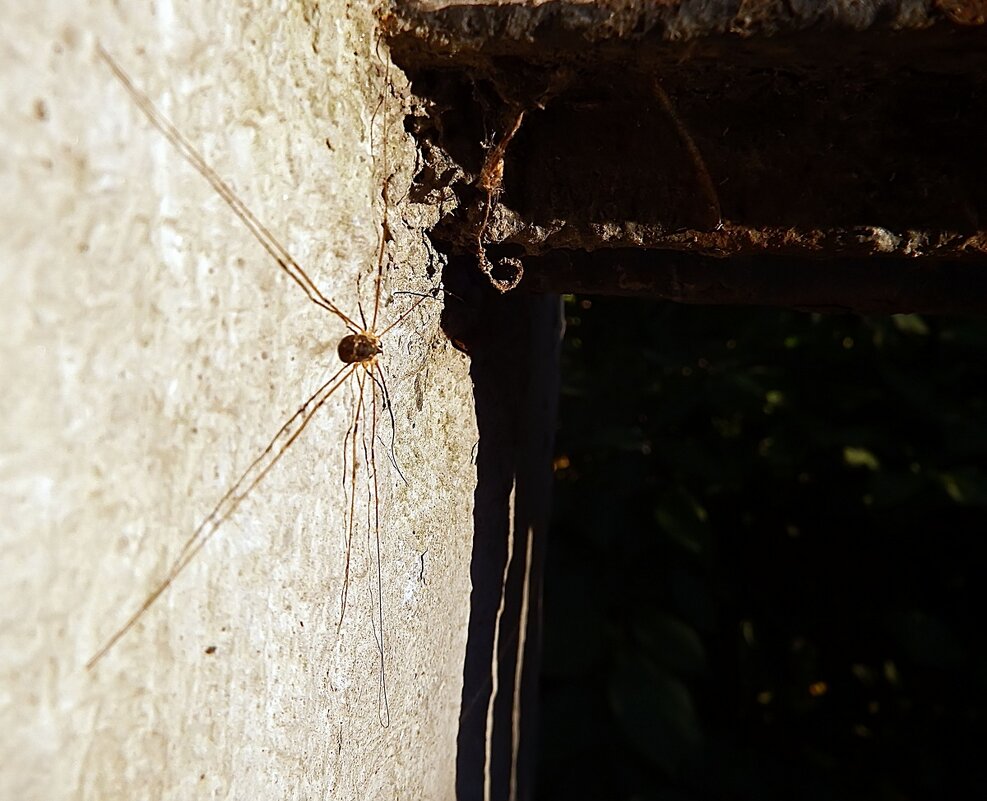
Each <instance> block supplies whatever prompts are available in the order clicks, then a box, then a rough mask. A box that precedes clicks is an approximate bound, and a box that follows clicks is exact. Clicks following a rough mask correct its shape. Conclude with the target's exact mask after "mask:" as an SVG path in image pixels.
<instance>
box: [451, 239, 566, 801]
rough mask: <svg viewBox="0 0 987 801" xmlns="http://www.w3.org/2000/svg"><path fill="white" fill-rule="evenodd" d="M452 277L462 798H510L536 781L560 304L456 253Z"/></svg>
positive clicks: (458, 767)
mask: <svg viewBox="0 0 987 801" xmlns="http://www.w3.org/2000/svg"><path fill="white" fill-rule="evenodd" d="M444 284H445V286H446V288H447V289H448V291H449V292H450V293H452V294H451V295H450V297H449V298H448V300H447V301H446V306H445V311H444V313H443V327H444V328H445V330H446V332H447V334H448V335H449V336H450V338H451V339H452V341H453V342H455V343H457V345H458V347H460V348H461V349H464V350H466V351H467V352H468V353H469V355H470V358H471V367H470V376H471V378H472V380H473V387H474V389H473V394H474V399H475V404H476V405H475V409H476V420H477V427H478V430H479V441H478V443H477V448H476V472H477V485H476V492H475V494H474V510H473V555H472V559H471V564H470V579H471V581H472V591H471V594H470V619H469V633H468V640H467V645H466V658H465V664H464V668H463V696H462V708H461V711H460V722H459V734H458V738H457V763H456V798H457V799H459V801H474V799H483V798H485V797H489V798H494V799H498V798H508V797H511V787H512V785H514V786H521V787H530V786H532V783H533V773H534V753H533V751H534V746H535V737H534V726H535V724H536V719H537V715H536V709H535V699H536V697H537V684H538V665H539V662H540V641H541V577H542V574H543V555H544V544H545V535H546V533H547V527H548V517H549V502H550V495H551V485H552V478H551V471H550V464H551V454H552V446H553V437H554V433H555V412H556V405H557V399H558V371H559V347H560V333H561V319H560V305H559V301H558V298H556V297H552V296H545V295H542V296H531V295H525V294H521V293H515V294H510V295H506V296H504V295H500V294H498V293H497V292H495V291H494V290H493V289H492V288H491V287H490V285H489V283H488V282H487V280H486V278H485V277H483V276H482V275H480V274H479V272H478V271H477V270H476V267H475V264H474V263H473V262H472V261H471V260H468V259H467V260H462V261H459V260H455V259H454V260H452V262H451V264H450V266H449V268H447V270H446V272H445V274H444ZM521 707H523V708H524V714H523V715H520V712H519V711H518V714H515V712H516V711H517V710H520V708H521ZM488 786H489V791H490V795H489V796H485V794H484V793H485V787H488Z"/></svg>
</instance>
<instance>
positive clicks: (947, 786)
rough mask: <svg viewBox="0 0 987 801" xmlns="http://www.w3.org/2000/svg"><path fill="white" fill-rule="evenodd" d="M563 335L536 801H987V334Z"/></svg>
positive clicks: (919, 327) (770, 316)
mask: <svg viewBox="0 0 987 801" xmlns="http://www.w3.org/2000/svg"><path fill="white" fill-rule="evenodd" d="M567 320H568V333H567V338H566V343H565V347H564V355H563V365H564V368H563V388H562V400H561V407H560V429H559V436H558V444H557V449H556V461H555V467H556V472H555V476H556V486H555V496H556V507H555V512H554V521H553V526H552V532H551V544H550V548H549V558H548V561H547V563H546V578H545V611H546V622H545V641H544V669H543V675H542V698H543V707H542V713H541V714H542V726H541V744H540V754H539V760H540V765H539V781H538V793H537V796H536V797H538V798H542V799H556V798H559V799H567V800H569V801H579V799H599V798H607V799H615V800H616V799H675V800H676V801H685V800H686V799H690V800H691V799H745V800H746V799H750V800H751V801H754V800H755V799H756V800H757V801H772V800H773V799H778V801H782V800H784V801H789V800H790V799H827V800H828V799H834V801H835V799H902V800H904V799H916V801H917V800H918V799H930V801H931V800H932V799H941V798H961V797H962V798H982V797H987V769H985V767H984V761H983V759H982V755H983V753H984V749H985V746H987V735H985V733H984V732H985V713H987V638H985V636H984V629H983V626H982V623H981V612H980V611H979V610H981V609H983V608H985V606H987V538H985V511H987V399H985V395H984V389H983V388H984V387H985V386H987V322H984V321H977V320H972V321H971V320H967V319H958V318H936V317H919V316H915V315H899V316H895V317H885V318H873V319H867V318H860V317H853V316H821V315H811V314H803V313H797V312H791V311H777V310H763V309H744V310H737V309H723V308H719V309H710V308H702V307H689V306H677V305H673V304H660V303H653V302H651V303H649V302H643V301H631V300H616V299H600V298H594V299H578V300H571V301H570V302H569V303H568V304H567Z"/></svg>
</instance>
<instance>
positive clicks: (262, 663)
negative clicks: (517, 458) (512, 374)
mask: <svg viewBox="0 0 987 801" xmlns="http://www.w3.org/2000/svg"><path fill="white" fill-rule="evenodd" d="M0 19H3V27H2V34H0V36H2V49H0V63H2V72H0V74H2V76H3V79H2V81H0V96H2V102H3V115H4V122H3V125H2V127H0V186H2V189H0V324H2V330H3V337H2V338H0V386H2V392H0V537H2V542H0V546H2V560H0V561H2V574H3V579H2V581H0V595H2V597H0V636H2V647H0V764H2V765H3V766H4V767H3V769H2V771H0V799H18V800H25V801H26V800H28V799H46V801H49V800H52V799H76V798H78V799H145V798H146V799H158V798H166V799H184V798H196V799H199V798H229V799H274V798H277V799H281V798H301V799H315V798H354V799H369V798H387V799H395V798H409V799H445V798H452V797H453V783H454V762H455V737H456V724H457V719H458V713H459V703H460V692H461V685H462V661H463V649H464V645H465V626H466V621H467V615H468V608H467V605H468V597H469V549H470V533H471V530H472V520H471V514H472V492H473V487H474V485H475V468H474V467H473V465H472V463H471V450H472V446H473V444H474V442H475V440H476V431H475V421H474V417H473V412H472V403H471V395H470V384H469V380H468V375H467V363H466V360H465V358H464V357H462V356H461V355H460V354H458V353H457V352H455V351H454V350H453V349H452V348H451V346H450V345H448V343H446V341H445V340H444V338H443V336H442V334H441V332H440V331H439V330H438V327H437V316H438V303H431V302H426V303H425V304H423V305H422V306H421V307H420V312H416V313H415V314H414V315H412V316H411V317H410V318H409V319H408V320H407V321H406V322H405V323H404V324H402V325H401V326H400V327H399V328H398V329H395V330H394V331H392V332H391V333H390V334H389V335H388V338H387V339H386V340H385V347H386V351H387V352H386V353H385V361H386V364H387V365H388V367H387V372H386V375H387V376H388V383H389V388H390V391H391V394H392V397H393V401H394V410H395V415H396V417H397V433H396V451H397V457H398V460H399V463H400V465H401V469H402V470H403V472H404V474H405V475H406V476H407V479H408V484H407V485H404V484H403V483H402V482H401V481H400V479H398V478H397V475H396V472H395V470H394V469H393V468H392V467H391V465H390V464H389V463H388V462H387V460H386V459H385V458H378V463H379V464H380V477H381V483H382V487H381V492H380V498H381V504H382V525H381V537H382V557H383V560H382V561H383V567H384V588H383V602H384V619H385V636H386V644H387V648H386V677H387V686H388V691H389V696H390V716H391V725H390V727H388V728H386V729H385V728H382V727H381V725H380V723H379V721H378V709H377V707H378V703H377V697H378V686H379V682H378V661H377V656H376V649H375V643H374V637H373V634H372V631H371V622H370V614H371V609H372V604H371V601H370V599H369V597H368V586H369V579H370V578H371V577H372V576H373V572H372V570H370V569H369V565H368V557H367V551H366V541H365V536H364V535H365V530H364V529H359V532H360V534H361V537H360V538H359V540H358V543H357V545H356V546H355V547H354V553H353V564H352V577H351V588H350V600H349V609H348V611H347V615H346V618H345V622H344V625H343V627H342V630H341V631H340V632H339V634H338V635H337V632H336V619H337V616H338V614H339V597H340V589H341V583H342V570H343V563H344V560H343V552H342V540H343V534H344V523H343V519H344V518H343V513H344V510H345V507H346V495H345V488H344V486H343V482H342V477H341V472H342V458H341V455H342V445H343V441H344V437H345V433H346V429H347V427H348V425H349V421H350V419H351V415H352V409H353V404H354V398H353V395H352V393H350V392H341V393H340V394H339V395H337V396H336V397H334V398H333V400H332V401H331V402H330V404H329V407H328V408H326V409H325V410H324V411H325V413H324V414H322V415H320V416H319V417H318V419H317V420H316V421H315V422H314V423H313V424H312V426H311V428H310V430H308V431H307V432H306V433H305V434H304V435H303V436H302V438H301V439H300V440H299V441H298V443H296V444H295V445H294V446H293V447H292V449H291V450H290V451H289V453H288V454H287V455H286V457H285V459H284V461H283V463H282V464H281V465H280V466H279V467H278V468H276V469H275V470H274V471H273V472H272V474H271V475H270V476H269V477H268V479H267V480H266V481H265V482H264V483H263V484H262V485H261V486H260V487H259V488H258V489H257V491H256V492H255V493H254V494H253V496H252V497H251V498H250V499H248V500H247V502H246V503H245V504H244V506H243V507H242V508H241V510H240V511H239V512H238V513H237V514H236V516H235V517H234V519H232V520H231V521H230V522H229V523H228V524H227V525H225V526H224V527H223V528H222V529H221V530H220V531H219V532H218V534H217V535H216V537H215V538H214V539H213V540H212V541H211V542H210V543H209V545H207V547H206V548H205V549H204V550H203V551H202V553H201V554H199V556H198V557H197V558H196V560H195V561H194V562H193V563H192V565H191V566H190V567H189V569H188V570H187V571H186V572H185V573H184V574H183V575H182V576H181V577H180V578H179V580H178V581H177V582H176V584H175V585H174V586H173V587H172V589H171V591H169V592H168V593H167V594H166V595H165V596H164V597H162V599H160V600H159V601H158V603H157V604H156V605H155V606H154V607H153V608H152V609H151V611H150V612H149V613H148V614H147V615H146V616H145V618H144V619H143V621H142V622H141V623H140V625H139V626H138V627H137V628H136V629H135V630H134V631H132V632H131V633H130V634H128V635H127V636H126V637H125V638H124V639H123V640H121V642H120V643H119V644H118V645H117V646H116V647H115V648H114V649H113V650H112V651H111V652H110V653H109V654H108V655H107V657H106V658H105V659H104V660H103V661H102V662H101V663H100V664H99V665H98V666H97V668H96V669H95V670H94V671H91V672H89V671H86V670H85V669H84V664H85V662H86V660H87V659H88V658H89V657H90V656H92V654H93V653H94V652H95V651H96V649H97V648H98V647H99V645H100V644H101V643H102V642H103V641H104V640H105V638H106V637H108V636H109V635H110V634H111V633H112V631H113V630H114V628H115V627H116V626H117V625H119V624H120V623H121V622H122V621H123V619H124V618H125V617H126V615H127V614H128V613H129V612H130V611H131V610H132V609H133V607H135V606H136V605H137V604H139V603H140V601H141V600H142V598H143V596H144V594H145V593H146V592H147V591H148V590H149V589H150V587H151V586H152V585H153V582H154V580H155V578H156V577H159V576H161V575H162V574H163V572H164V571H165V570H166V568H167V566H168V563H169V561H170V560H171V559H172V558H173V557H174V556H175V555H176V554H177V552H178V551H179V549H180V547H181V543H182V542H183V540H184V538H185V537H186V536H187V535H188V534H189V533H190V532H191V531H192V529H193V528H194V527H195V525H196V523H197V522H198V520H199V519H200V518H201V517H202V515H203V514H204V513H205V512H206V511H207V510H208V509H209V507H210V506H211V505H212V503H213V502H214V501H215V500H216V499H217V498H218V496H219V495H221V494H222V492H223V491H224V490H225V489H226V487H227V486H228V485H229V484H230V483H231V482H232V481H233V480H234V479H235V478H236V476H237V475H238V473H239V471H240V470H242V469H243V468H244V467H245V466H246V465H247V464H248V463H249V461H250V460H251V459H252V458H253V457H254V456H255V455H256V454H257V452H258V451H259V450H260V448H262V447H263V445H264V444H265V443H266V442H267V440H268V438H269V437H270V436H271V435H272V434H273V433H274V432H275V430H276V429H277V428H278V426H279V425H280V423H281V422H282V421H283V419H284V418H286V417H287V416H288V415H289V414H291V412H293V411H294V410H295V409H296V408H297V406H298V405H299V404H300V403H301V401H302V400H304V398H305V397H306V396H307V395H308V393H310V392H311V391H312V390H314V388H315V387H316V386H318V384H319V383H320V382H321V381H323V380H325V378H326V377H328V375H330V373H329V371H330V370H334V369H335V365H336V364H337V361H336V356H335V345H336V343H337V341H338V339H339V338H340V336H342V334H343V333H345V332H344V330H343V328H342V326H341V325H340V324H339V323H338V322H337V321H336V320H334V319H333V318H332V317H330V316H329V315H327V314H326V313H324V312H322V311H321V310H320V309H318V308H317V307H316V306H314V305H313V304H311V303H309V302H308V301H307V300H306V299H305V298H304V296H303V295H302V294H301V292H300V291H299V290H298V288H297V287H296V286H294V285H293V284H291V282H290V281H288V280H287V279H286V278H285V276H283V275H282V274H281V273H280V272H279V270H278V269H277V268H276V266H275V265H274V264H273V263H272V260H271V259H270V257H269V256H268V255H267V254H266V253H265V252H264V251H263V250H262V249H261V248H260V246H259V245H258V244H257V243H256V242H255V241H254V240H253V239H252V238H251V236H250V235H249V234H248V233H247V231H246V230H245V229H244V228H243V226H242V225H241V224H240V223H239V222H238V221H237V220H236V218H235V217H233V215H232V214H231V212H230V211H229V209H228V208H227V207H226V206H225V205H224V204H223V203H222V202H221V201H220V200H219V199H218V198H217V197H216V196H215V193H214V192H213V191H212V190H211V189H210V188H209V186H208V185H207V184H206V183H205V182H204V181H203V180H202V179H201V178H200V176H198V175H197V174H196V173H195V172H194V171H193V170H192V169H191V168H189V167H188V166H187V165H186V164H185V163H184V162H183V161H181V159H180V158H179V157H178V155H177V154H176V152H175V151H174V150H173V149H172V148H171V147H170V146H169V145H168V143H167V142H166V141H165V140H164V138H163V137H162V136H161V135H160V134H159V133H158V132H157V131H156V130H154V129H153V128H152V127H151V126H150V125H149V124H148V123H147V121H146V120H145V118H144V117H143V116H142V115H141V114H140V113H139V111H138V110H137V108H136V107H135V106H134V104H133V103H132V102H131V101H130V99H129V98H128V97H127V96H126V94H125V93H124V91H123V90H122V88H121V86H120V85H119V83H118V82H117V81H116V80H115V79H114V78H113V76H112V75H111V73H110V71H109V70H108V69H107V68H106V66H105V65H104V64H103V63H101V62H100V61H98V60H97V58H96V56H95V49H94V42H95V40H96V38H97V37H98V38H99V40H100V41H101V42H102V43H103V45H104V46H105V47H106V49H107V50H108V51H110V52H111V53H112V54H113V55H114V57H115V58H116V59H117V60H118V61H119V62H120V63H121V64H122V65H123V67H124V68H125V69H126V70H127V71H128V72H129V73H130V75H131V76H132V77H133V79H134V80H135V82H136V83H137V84H138V85H140V86H141V87H142V88H143V89H144V90H145V91H146V92H147V93H148V94H149V95H150V96H151V97H152V98H153V99H154V101H155V102H156V103H158V104H159V105H160V107H161V108H162V109H163V110H164V111H165V113H166V114H167V115H168V116H169V117H171V119H172V120H173V121H174V122H175V124H176V125H177V126H178V127H179V129H180V130H182V131H183V132H184V133H185V134H186V135H187V137H188V138H189V139H190V140H191V141H192V142H193V143H195V144H196V145H197V146H198V147H200V148H201V149H202V150H203V152H204V154H205V156H206V158H207V159H208V160H209V161H210V162H211V163H212V164H213V166H214V167H215V168H216V170H217V171H218V172H219V173H220V174H221V175H223V176H224V177H227V178H228V179H229V180H230V182H231V183H232V184H233V185H234V187H235V189H236V191H237V192H238V193H239V195H240V196H241V198H242V199H243V200H244V201H245V202H246V203H247V205H248V206H249V207H250V208H251V209H252V210H253V211H254V212H255V213H256V214H257V216H258V217H260V218H261V220H263V221H264V223H265V224H266V225H268V227H269V228H270V229H271V230H272V231H273V232H275V234H276V235H277V236H278V238H279V239H280V240H281V241H282V242H283V243H284V245H286V246H287V248H288V250H289V251H290V252H291V253H292V254H293V255H294V256H295V257H296V259H297V260H298V261H299V262H300V263H301V264H303V265H304V266H305V267H306V269H307V271H308V273H309V275H310V276H311V277H312V278H313V279H314V280H315V282H316V283H317V284H318V285H319V286H320V287H321V289H322V291H323V292H325V293H326V294H327V295H329V296H331V297H332V298H333V299H334V300H335V301H336V303H337V304H338V305H339V306H340V307H342V308H343V309H344V310H345V311H347V312H349V313H350V314H351V315H352V314H356V313H357V312H356V308H357V287H358V283H357V279H358V277H359V276H361V275H362V276H363V280H362V282H361V283H360V284H359V287H360V289H361V291H362V292H361V293H362V295H363V297H364V302H365V303H367V302H368V301H369V299H370V297H371V295H372V281H371V280H369V276H370V275H371V274H372V272H373V270H374V268H375V263H374V262H375V250H376V247H377V243H378V237H379V236H380V232H381V227H382V212H383V204H382V200H381V188H382V185H383V182H384V180H385V178H386V176H387V175H389V174H391V173H394V178H393V179H392V182H391V189H390V196H391V198H392V199H394V202H395V207H394V208H392V209H391V210H390V222H391V228H392V229H393V232H394V236H395V242H393V243H391V245H390V246H389V258H388V262H389V264H390V265H391V266H390V269H389V270H388V273H387V289H388V292H387V293H386V297H388V298H389V297H390V295H389V293H390V291H393V290H397V289H417V290H421V289H423V288H426V287H428V286H429V285H431V284H434V283H435V282H436V281H437V278H436V277H432V278H429V277H428V275H427V269H426V268H427V265H428V264H429V263H430V259H433V258H435V257H434V256H433V255H430V254H429V253H428V252H427V251H426V249H425V244H424V240H423V237H422V236H421V234H420V230H421V226H422V225H423V224H424V223H426V222H427V221H428V215H429V213H430V212H429V211H428V210H427V209H424V208H420V207H415V206H414V205H413V204H410V203H409V202H405V203H404V205H402V206H400V207H398V206H397V205H396V201H398V200H400V199H401V198H403V197H404V196H405V194H406V188H407V185H408V183H409V181H410V179H411V171H412V165H413V159H414V149H413V145H412V143H411V141H410V139H408V138H407V137H406V135H405V134H404V132H403V129H402V127H401V125H400V123H399V121H398V115H399V114H400V101H398V100H396V99H394V98H393V97H391V99H390V101H389V102H388V103H387V105H386V111H384V112H382V113H381V114H380V115H378V117H377V119H376V120H373V119H372V117H373V112H374V109H375V108H376V106H377V102H378V99H379V98H380V96H381V94H382V92H383V90H384V83H385V68H384V65H383V62H382V61H381V57H386V48H382V49H381V51H380V57H379V56H378V54H377V52H376V51H375V39H374V20H373V17H372V14H371V9H370V8H369V6H368V5H366V4H363V3H353V4H352V7H351V8H350V7H348V6H347V4H346V3H344V2H338V1H336V0H333V1H331V2H323V3H317V2H314V0H310V1H308V2H293V1H292V0H281V1H280V2H272V1H271V0H222V2H217V3H201V2H197V1H196V0H189V2H186V1H185V0H171V1H170V2H167V1H162V2H156V3H123V4H116V3H113V2H110V0H105V2H104V1H103V0H90V1H89V2H86V0H60V1H59V0H48V2H42V3H37V4H34V3H32V4H27V3H18V2H14V0H0ZM390 79H391V82H392V83H394V84H395V85H396V86H397V91H398V94H403V93H404V92H406V89H407V87H406V86H405V85H404V83H403V78H402V76H401V75H400V73H399V72H398V71H397V70H396V69H394V68H392V69H391V70H390ZM385 115H387V116H386V119H388V120H389V123H388V126H387V128H388V130H387V134H388V136H387V142H386V146H385V143H384V141H383V134H382V130H383V127H384V126H383V125H382V122H383V120H384V119H385ZM372 124H373V127H374V131H375V133H374V136H373V138H372V137H371V127H372ZM327 139H328V140H329V142H330V144H331V146H332V147H331V149H330V148H328V147H327V146H326V144H325V142H326V140H327ZM436 264H437V262H436ZM407 303H408V299H407V298H403V299H402V298H396V299H394V301H393V302H392V303H390V304H389V305H388V306H386V308H384V310H383V312H382V318H383V320H384V321H385V322H386V321H388V320H391V319H393V318H394V317H395V316H396V314H397V313H399V311H400V310H401V309H402V308H404V307H405V305H406V304H407ZM389 436H390V435H389V432H388V428H387V427H386V426H382V427H381V437H382V438H383V439H384V440H385V441H386V440H387V439H388V438H389ZM359 486H360V491H359V493H358V500H359V502H360V503H361V504H364V503H365V502H366V484H365V483H361V484H360V485H359ZM422 554H425V556H424V567H425V571H424V580H422V577H421V573H422V558H421V555H422ZM210 647H215V653H212V654H207V653H206V649H207V648H210Z"/></svg>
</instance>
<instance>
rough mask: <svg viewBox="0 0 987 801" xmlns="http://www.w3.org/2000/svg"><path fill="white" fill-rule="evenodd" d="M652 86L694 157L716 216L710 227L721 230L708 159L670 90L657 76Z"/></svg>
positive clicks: (711, 212) (701, 182) (696, 167)
mask: <svg viewBox="0 0 987 801" xmlns="http://www.w3.org/2000/svg"><path fill="white" fill-rule="evenodd" d="M652 86H653V88H654V90H655V97H657V98H658V102H659V104H660V105H661V107H662V109H663V110H664V111H665V113H666V114H667V115H668V118H669V119H670V120H671V121H672V125H674V126H675V132H676V133H677V134H678V137H679V141H680V142H681V143H682V145H683V146H684V147H685V149H686V151H687V152H688V154H689V158H690V159H692V166H693V169H695V171H696V178H697V179H698V180H699V186H700V188H701V189H702V190H703V195H705V196H706V205H707V206H708V208H709V213H710V216H711V217H715V218H716V222H715V223H713V224H712V225H710V226H708V227H709V228H710V229H715V230H719V229H720V228H721V227H722V226H723V214H722V212H721V211H720V196H719V194H718V193H717V191H716V187H715V186H713V177H712V176H711V175H710V174H709V169H708V168H707V167H706V160H705V159H704V158H703V154H702V152H701V151H700V150H699V145H697V144H696V140H695V139H693V138H692V134H690V133H689V129H688V128H686V126H685V123H684V122H682V118H681V117H680V116H679V114H678V112H677V111H676V110H675V105H674V104H673V103H672V99H671V98H670V97H669V96H668V92H666V91H665V87H663V86H662V85H661V81H660V80H659V79H658V78H657V77H656V78H655V79H654V81H653V82H652Z"/></svg>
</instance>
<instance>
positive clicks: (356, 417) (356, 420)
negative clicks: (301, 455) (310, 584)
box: [336, 364, 366, 632]
mask: <svg viewBox="0 0 987 801" xmlns="http://www.w3.org/2000/svg"><path fill="white" fill-rule="evenodd" d="M358 366H359V364H354V365H353V369H354V370H355V369H356V368H357V367H358ZM365 379H366V376H365V374H363V373H361V374H360V377H359V378H358V379H357V384H358V386H359V397H358V399H357V402H356V411H355V412H354V413H353V439H352V440H351V441H350V447H351V450H350V458H351V460H352V464H351V465H350V511H349V515H348V517H347V523H346V546H345V547H346V556H345V566H344V568H343V593H342V597H341V599H340V604H339V621H338V622H337V623H336V631H337V632H338V631H339V629H341V628H342V627H343V618H344V617H345V615H346V602H347V600H348V599H349V593H350V554H351V548H352V545H353V526H354V524H355V515H356V475H357V461H356V441H357V439H358V436H359V435H358V432H359V430H360V410H361V409H362V407H363V386H364V382H365Z"/></svg>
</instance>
